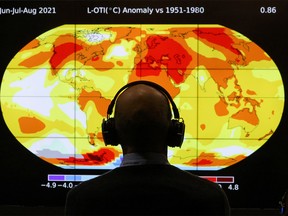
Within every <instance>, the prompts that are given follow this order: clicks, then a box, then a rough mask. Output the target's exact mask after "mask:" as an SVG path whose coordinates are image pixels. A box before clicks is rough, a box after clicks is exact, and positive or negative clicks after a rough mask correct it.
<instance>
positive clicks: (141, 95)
mask: <svg viewBox="0 0 288 216" xmlns="http://www.w3.org/2000/svg"><path fill="white" fill-rule="evenodd" d="M171 117H172V116H171V108H170V104H169V101H168V99H167V98H166V96H165V95H164V94H163V93H162V92H161V91H159V90H158V89H156V88H154V87H152V86H149V85H146V84H138V85H135V86H131V87H129V88H127V89H126V90H124V92H122V93H121V94H120V96H119V97H118V98H117V101H116V105H115V114H114V119H115V129H116V133H117V136H118V138H119V141H120V144H121V146H122V149H123V153H124V154H126V153H132V152H142V153H144V152H158V153H163V154H166V153H167V138H168V134H169V128H170V126H171V125H170V124H171Z"/></svg>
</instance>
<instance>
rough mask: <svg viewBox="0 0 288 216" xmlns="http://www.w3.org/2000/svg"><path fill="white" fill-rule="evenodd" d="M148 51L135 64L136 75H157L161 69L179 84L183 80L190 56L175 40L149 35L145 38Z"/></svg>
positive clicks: (190, 59)
mask: <svg viewBox="0 0 288 216" xmlns="http://www.w3.org/2000/svg"><path fill="white" fill-rule="evenodd" d="M146 44H147V47H148V53H147V55H146V56H145V57H144V59H143V60H141V61H140V62H139V63H138V64H137V65H136V75H137V76H139V77H143V76H158V75H159V74H160V73H161V71H162V70H163V69H164V70H167V74H168V75H169V76H170V77H171V78H172V79H173V80H174V82H175V83H177V84H179V83H181V82H183V81H184V75H185V72H186V70H187V67H188V65H189V63H190V62H191V61H192V57H191V56H190V55H189V53H188V52H187V50H185V48H184V47H183V46H182V45H181V44H179V43H177V42H176V41H175V40H173V39H171V38H168V37H163V36H159V35H155V36H151V37H149V38H148V39H147V40H146Z"/></svg>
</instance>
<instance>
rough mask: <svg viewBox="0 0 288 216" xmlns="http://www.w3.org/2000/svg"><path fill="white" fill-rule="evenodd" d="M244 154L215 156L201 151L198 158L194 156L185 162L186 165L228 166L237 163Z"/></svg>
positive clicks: (243, 157)
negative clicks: (230, 156)
mask: <svg viewBox="0 0 288 216" xmlns="http://www.w3.org/2000/svg"><path fill="white" fill-rule="evenodd" d="M245 158H246V156H245V155H238V156H237V157H232V158H225V157H223V158H217V157H216V155H215V154H214V153H204V152H202V153H201V154H200V155H199V157H198V158H195V159H193V160H190V161H189V162H186V163H185V164H186V165H189V166H199V167H201V166H211V167H213V166H230V165H232V164H235V163H237V162H238V161H241V160H243V159H245Z"/></svg>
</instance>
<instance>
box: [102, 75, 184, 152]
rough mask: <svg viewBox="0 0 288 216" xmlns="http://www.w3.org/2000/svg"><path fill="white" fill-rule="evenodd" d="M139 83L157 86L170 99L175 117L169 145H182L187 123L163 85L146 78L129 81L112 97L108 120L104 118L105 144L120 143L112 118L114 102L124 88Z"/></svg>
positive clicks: (170, 131)
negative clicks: (145, 79)
mask: <svg viewBox="0 0 288 216" xmlns="http://www.w3.org/2000/svg"><path fill="white" fill-rule="evenodd" d="M138 84H145V85H148V86H151V87H153V88H155V89H156V90H158V91H160V92H161V93H162V94H163V95H164V96H165V97H166V98H167V99H168V101H169V102H170V104H171V106H172V110H173V119H171V125H170V128H169V134H168V139H167V141H168V143H167V145H168V146H169V147H181V145H182V142H183V139H184V132H185V124H184V120H183V119H182V118H180V116H179V112H178V109H177V107H176V105H175V103H174V101H173V99H172V97H171V95H170V94H169V93H168V92H167V91H166V89H164V88H163V87H162V86H160V85H158V84H156V83H153V82H150V81H144V80H141V81H135V82H131V83H128V84H127V85H125V86H123V87H122V88H120V89H119V91H118V92H117V93H116V95H115V96H114V98H113V99H112V101H111V103H110V105H109V106H108V109H107V120H105V119H103V122H102V136H103V139H104V143H105V145H112V146H117V145H118V144H119V139H118V137H117V132H116V128H115V119H114V118H110V115H111V114H112V111H113V107H114V104H115V102H116V100H117V98H118V96H119V94H120V93H122V92H123V91H124V90H126V89H128V88H129V87H131V86H135V85H138Z"/></svg>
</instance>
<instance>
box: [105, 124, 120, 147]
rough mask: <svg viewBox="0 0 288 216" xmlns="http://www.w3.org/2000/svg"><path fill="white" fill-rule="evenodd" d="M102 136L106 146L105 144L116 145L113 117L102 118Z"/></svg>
mask: <svg viewBox="0 0 288 216" xmlns="http://www.w3.org/2000/svg"><path fill="white" fill-rule="evenodd" d="M102 136H103V140H104V143H105V145H106V146H107V145H112V146H117V145H118V144H119V142H118V138H117V133H116V129H115V119H114V118H109V119H107V120H105V119H103V122H102Z"/></svg>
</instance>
